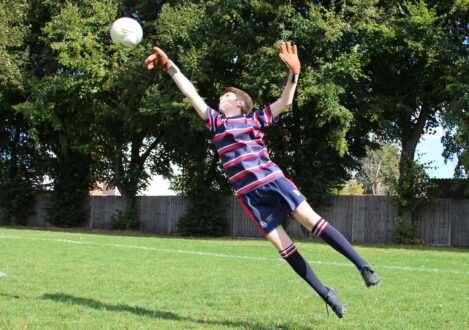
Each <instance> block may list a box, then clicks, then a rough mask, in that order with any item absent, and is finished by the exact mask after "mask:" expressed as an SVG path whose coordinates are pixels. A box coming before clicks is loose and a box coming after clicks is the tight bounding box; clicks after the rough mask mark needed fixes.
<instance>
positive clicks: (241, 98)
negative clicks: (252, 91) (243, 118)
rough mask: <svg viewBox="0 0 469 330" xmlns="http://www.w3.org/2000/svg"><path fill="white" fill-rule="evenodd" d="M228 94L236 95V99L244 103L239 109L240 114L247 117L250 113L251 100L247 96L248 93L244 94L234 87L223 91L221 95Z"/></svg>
mask: <svg viewBox="0 0 469 330" xmlns="http://www.w3.org/2000/svg"><path fill="white" fill-rule="evenodd" d="M229 92H231V93H233V94H234V95H236V98H237V99H238V100H239V101H243V102H244V106H242V107H241V112H242V113H244V114H245V115H247V114H248V113H250V112H251V111H252V99H251V97H250V96H249V94H248V93H246V92H244V91H242V90H240V89H239V88H236V87H228V88H226V89H225V90H224V91H223V94H225V93H229ZM223 94H222V95H223Z"/></svg>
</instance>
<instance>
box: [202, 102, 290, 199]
mask: <svg viewBox="0 0 469 330" xmlns="http://www.w3.org/2000/svg"><path fill="white" fill-rule="evenodd" d="M208 112H209V115H208V118H207V120H206V123H207V127H208V128H209V129H210V132H212V134H213V137H212V139H213V143H214V145H215V148H216V149H217V152H218V155H219V156H220V160H221V162H222V164H223V167H224V168H225V170H226V174H227V175H228V178H229V180H230V183H231V185H232V186H233V188H234V190H235V192H236V194H237V195H243V194H245V193H247V192H249V191H251V190H253V189H254V188H257V187H259V186H261V185H264V184H266V183H268V182H270V181H272V180H275V179H277V178H279V177H283V176H284V175H283V172H282V170H281V169H280V168H279V167H278V166H277V165H276V164H275V163H274V162H272V161H271V160H270V156H269V154H268V152H267V148H266V146H265V145H264V141H263V140H262V138H263V136H264V133H263V132H262V131H261V129H263V128H264V127H267V126H270V125H272V123H274V122H277V121H278V117H275V118H274V117H273V115H272V111H271V110H270V107H265V108H264V109H260V110H257V111H254V112H251V113H249V114H247V115H244V114H241V115H238V116H234V117H225V115H223V114H221V113H220V112H218V111H215V110H213V109H212V108H210V107H209V108H208Z"/></svg>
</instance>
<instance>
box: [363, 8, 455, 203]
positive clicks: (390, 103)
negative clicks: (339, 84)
mask: <svg viewBox="0 0 469 330" xmlns="http://www.w3.org/2000/svg"><path fill="white" fill-rule="evenodd" d="M461 5H462V2H461V1H452V2H445V3H442V2H434V1H423V0H420V1H415V2H410V1H406V2H404V3H402V4H399V3H397V2H391V3H386V4H384V5H380V6H379V7H377V9H378V10H379V11H378V12H379V15H380V17H381V19H382V25H383V29H382V30H380V31H379V33H376V34H375V35H374V36H373V38H370V39H369V40H368V42H367V43H366V44H364V45H363V47H365V48H366V52H367V53H368V54H369V55H368V56H369V62H368V63H367V65H366V68H365V72H366V74H367V76H368V77H369V80H368V83H367V86H366V88H367V90H368V92H369V93H368V96H367V100H368V101H369V103H368V104H369V107H371V108H372V109H373V112H374V113H375V114H376V116H377V117H378V118H380V121H379V122H380V126H379V129H378V130H376V131H375V133H376V135H377V136H378V137H379V138H381V139H383V140H385V141H396V142H399V143H400V145H401V147H402V150H401V157H400V163H399V171H400V173H399V185H398V192H399V196H400V197H401V200H402V201H404V200H405V201H406V202H405V204H406V209H408V210H413V209H414V208H415V207H416V206H417V205H418V203H419V198H417V196H418V195H419V193H417V192H420V191H421V189H423V187H418V186H417V185H418V183H419V182H420V183H423V184H424V186H425V185H426V184H427V183H428V176H427V178H426V179H424V180H423V181H422V179H423V177H422V176H420V175H419V174H418V173H419V171H416V169H417V168H418V167H417V166H416V164H415V149H416V146H417V143H418V141H419V139H420V138H421V136H422V135H423V134H424V133H425V132H432V130H433V129H434V128H435V127H436V126H437V125H438V124H439V123H440V121H439V120H440V118H441V116H439V114H441V113H442V110H443V109H444V108H445V104H446V103H453V101H454V98H453V97H452V96H451V94H450V93H448V92H447V89H446V86H447V84H448V82H449V81H451V80H452V77H451V76H450V75H449V74H450V72H451V71H452V69H453V67H454V61H455V60H457V58H458V57H459V55H458V54H457V53H454V49H455V46H456V45H457V43H459V42H462V41H461V40H459V41H456V40H457V38H456V39H455V38H454V37H453V36H452V35H451V31H450V29H449V27H450V26H452V25H453V24H454V20H453V19H454V18H451V19H450V18H449V16H451V15H450V14H451V12H452V11H454V10H455V8H457V7H458V6H461Z"/></svg>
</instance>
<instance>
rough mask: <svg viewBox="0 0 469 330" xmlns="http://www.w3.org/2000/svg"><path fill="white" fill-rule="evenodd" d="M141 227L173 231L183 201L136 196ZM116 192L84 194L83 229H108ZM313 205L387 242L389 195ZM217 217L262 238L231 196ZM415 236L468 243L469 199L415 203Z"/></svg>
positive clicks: (362, 234)
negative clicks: (86, 200) (86, 209)
mask: <svg viewBox="0 0 469 330" xmlns="http://www.w3.org/2000/svg"><path fill="white" fill-rule="evenodd" d="M47 197H48V196H47V195H46V194H45V195H40V196H37V197H36V204H35V207H34V212H33V213H32V214H31V216H30V217H29V218H28V225H29V226H34V227H47V226H48V224H47V223H46V220H45V219H46V205H47ZM138 203H139V204H138V205H139V208H140V216H141V223H142V224H141V228H140V229H141V230H142V231H146V232H152V233H155V234H162V235H173V234H178V231H177V227H176V225H177V223H178V221H179V219H180V218H181V216H183V215H184V214H185V213H186V212H187V207H188V202H187V200H186V199H185V198H183V197H180V196H144V197H139V198H138ZM122 204H123V203H122V198H121V197H120V196H91V197H89V203H88V207H89V211H90V213H89V215H90V217H89V223H88V224H86V226H87V227H89V228H95V229H109V228H110V227H111V220H112V217H113V216H115V215H117V214H118V212H119V211H120V210H122V206H123V205H122ZM312 206H313V208H314V209H315V210H316V212H317V213H319V214H320V215H321V216H322V217H324V218H325V219H326V220H327V221H329V222H330V223H331V224H332V225H333V226H334V227H336V228H337V229H338V230H340V231H341V232H342V233H343V234H344V236H345V237H346V238H347V239H349V240H350V241H352V242H354V243H387V242H391V241H392V239H393V234H394V224H393V220H394V218H395V217H396V216H397V214H398V208H397V205H396V203H395V199H394V198H393V197H387V196H336V197H331V198H328V199H327V200H326V201H325V202H323V203H321V204H317V205H312ZM220 215H221V216H224V217H225V218H226V220H227V224H228V226H227V230H226V233H225V235H227V236H231V237H256V238H258V237H263V235H262V232H261V231H260V230H259V228H258V227H257V226H256V224H255V223H254V222H253V221H252V220H251V219H250V218H249V216H248V215H247V214H246V212H245V211H244V209H243V208H242V207H241V205H240V203H239V200H238V198H237V197H236V196H229V197H226V198H224V199H222V203H221V204H220ZM415 216H416V220H417V223H418V228H417V232H418V236H419V238H421V239H423V240H424V241H426V242H428V243H430V244H439V245H454V246H469V200H467V199H465V200H453V199H440V200H437V201H436V202H435V203H432V204H427V205H424V206H422V207H420V208H419V209H418V210H417V211H416V213H415ZM286 230H287V232H288V233H289V234H290V235H291V236H292V237H295V238H298V237H300V238H307V237H311V234H310V233H309V232H307V231H306V230H305V229H304V228H303V227H301V226H300V225H299V223H298V222H297V221H296V220H294V219H289V220H288V221H287V225H286Z"/></svg>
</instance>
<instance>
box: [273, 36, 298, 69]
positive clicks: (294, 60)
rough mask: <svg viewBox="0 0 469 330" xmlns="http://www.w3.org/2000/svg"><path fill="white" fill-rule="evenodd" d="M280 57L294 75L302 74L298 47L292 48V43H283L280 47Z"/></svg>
mask: <svg viewBox="0 0 469 330" xmlns="http://www.w3.org/2000/svg"><path fill="white" fill-rule="evenodd" d="M278 55H279V56H280V58H281V59H282V61H283V62H285V64H286V65H287V67H288V69H290V71H291V73H292V74H294V75H298V74H300V71H301V63H300V59H299V58H298V50H297V48H296V45H293V46H292V45H291V43H290V42H282V43H281V45H280V53H279V54H278Z"/></svg>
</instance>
